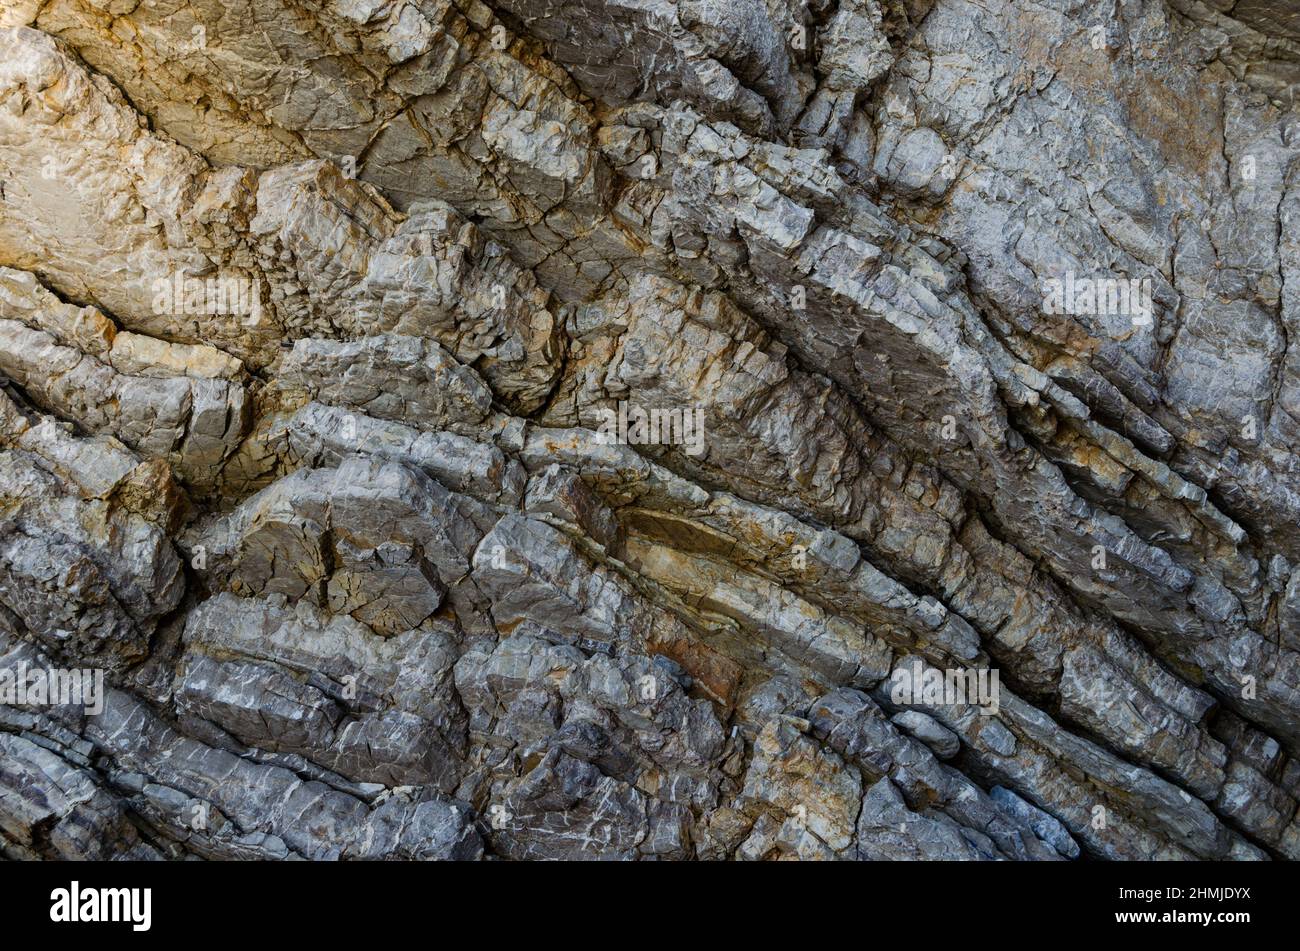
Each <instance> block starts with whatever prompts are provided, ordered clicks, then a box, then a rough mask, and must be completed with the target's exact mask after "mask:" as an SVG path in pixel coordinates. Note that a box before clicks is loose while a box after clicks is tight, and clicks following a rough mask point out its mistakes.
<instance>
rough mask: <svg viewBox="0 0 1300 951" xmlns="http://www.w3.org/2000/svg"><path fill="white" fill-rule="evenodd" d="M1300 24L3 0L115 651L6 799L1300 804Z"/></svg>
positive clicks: (1059, 12)
mask: <svg viewBox="0 0 1300 951" xmlns="http://www.w3.org/2000/svg"><path fill="white" fill-rule="evenodd" d="M1298 84H1300V14H1297V12H1296V7H1295V5H1294V4H1293V3H1291V2H1288V0H1241V2H1236V3H1231V2H1220V0H1117V2H1115V3H1110V4H1097V3H1093V2H1088V0H1038V2H1024V0H980V2H974V0H811V2H807V0H805V2H795V0H764V2H759V0H726V2H721V0H717V2H715V0H603V2H594V0H552V2H547V3H537V2H533V0H493V2H491V3H488V4H485V3H483V2H480V0H366V2H352V0H224V2H209V0H197V2H196V0H191V2H185V3H181V2H177V0H131V2H122V3H118V2H109V3H106V2H99V0H0V671H10V670H17V669H18V668H19V666H20V665H22V664H26V665H27V666H28V668H45V667H56V668H78V669H81V668H87V669H95V670H101V671H103V672H104V675H105V688H104V694H103V696H102V697H101V698H100V701H101V703H100V706H102V709H95V710H92V709H89V708H88V707H87V706H86V705H85V704H77V703H73V702H55V700H56V698H47V699H46V700H45V701H44V702H32V701H31V700H30V698H29V699H28V700H27V701H26V702H24V701H23V700H22V699H21V698H19V697H18V695H17V694H10V695H8V702H4V703H3V704H0V854H3V855H4V856H6V857H10V858H99V857H120V858H172V859H176V858H187V857H204V858H292V857H303V858H312V859H335V858H375V857H388V858H435V859H478V858H485V857H486V858H491V857H497V858H506V859H744V860H756V859H1016V860H1061V859H1064V860H1073V859H1077V858H1081V857H1092V858H1101V859H1151V858H1161V859H1164V858H1197V859H1234V860H1237V859H1268V858H1275V859H1277V858H1300V817H1297V799H1300V531H1297V523H1298V522H1300V457H1298V456H1297V448H1298V447H1300V348H1297V346H1296V341H1300V109H1298V108H1297V105H1296V102H1295V98H1296V97H1295V92H1296V90H1297V89H1300V85H1298ZM1111 278H1114V279H1116V280H1122V281H1124V282H1125V283H1124V289H1125V294H1124V295H1123V296H1122V297H1121V296H1120V295H1119V293H1118V291H1117V290H1116V289H1115V288H1116V285H1114V284H1113V283H1112V284H1111V285H1110V287H1109V290H1108V291H1107V292H1105V293H1103V292H1101V290H1100V288H1101V287H1102V286H1104V285H1098V293H1097V294H1095V295H1093V294H1089V296H1088V299H1087V300H1086V301H1084V302H1083V303H1080V299H1079V298H1078V297H1077V296H1074V295H1071V296H1070V297H1068V298H1067V299H1065V303H1064V306H1061V305H1060V304H1061V299H1060V298H1059V297H1054V296H1053V295H1054V293H1055V292H1054V291H1053V290H1052V289H1053V288H1054V287H1055V288H1059V287H1060V286H1061V283H1058V282H1065V283H1067V284H1070V285H1074V286H1075V288H1076V289H1077V286H1078V285H1077V282H1079V281H1092V280H1094V279H1111ZM1130 281H1132V282H1137V283H1136V284H1133V285H1130V284H1129V283H1128V282H1130ZM1130 288H1131V289H1132V290H1133V293H1132V294H1131V295H1130V294H1129V293H1128V291H1129V290H1130ZM1108 295H1109V296H1108ZM1097 299H1100V300H1101V305H1100V306H1098V305H1097ZM1148 304H1149V306H1147V305H1148ZM651 411H653V415H652V417H651V418H652V419H653V420H654V421H655V426H654V431H653V433H651V434H649V435H650V436H652V437H654V438H644V437H646V436H647V433H645V432H644V431H643V430H642V429H641V428H639V427H638V426H637V425H636V422H637V419H638V418H639V415H638V414H642V413H647V414H649V413H651ZM629 420H630V421H631V425H632V429H631V431H630V432H629V431H627V430H625V429H624V428H623V426H624V424H625V423H626V422H627V421H629ZM624 435H626V437H627V438H620V437H622V436H624ZM913 670H915V671H916V672H917V673H916V676H917V677H920V678H924V677H926V676H927V672H928V675H929V676H932V677H939V678H943V677H950V678H951V677H954V676H956V675H961V676H965V672H971V673H972V674H973V675H980V676H984V677H985V678H988V677H989V672H990V671H996V672H997V674H998V680H997V681H996V687H997V690H996V694H995V695H993V696H991V697H990V696H985V697H974V696H971V695H957V694H954V695H942V694H940V695H938V696H936V695H934V694H932V693H930V692H925V693H923V694H921V695H918V696H916V697H909V696H905V695H901V694H900V693H899V690H898V686H899V684H900V683H901V682H902V681H901V679H900V677H901V676H902V675H908V676H909V677H910V674H911V672H912V671H913ZM951 672H956V675H954V674H952V673H951ZM908 682H909V683H910V682H911V681H910V679H909V680H908ZM966 682H967V681H964V680H963V683H966ZM971 682H973V681H971Z"/></svg>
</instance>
